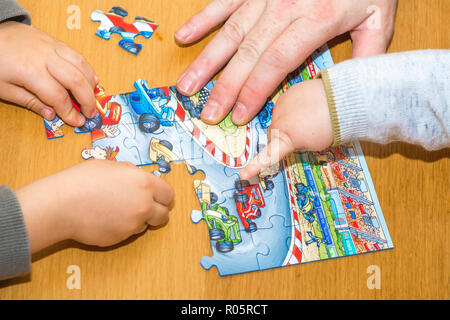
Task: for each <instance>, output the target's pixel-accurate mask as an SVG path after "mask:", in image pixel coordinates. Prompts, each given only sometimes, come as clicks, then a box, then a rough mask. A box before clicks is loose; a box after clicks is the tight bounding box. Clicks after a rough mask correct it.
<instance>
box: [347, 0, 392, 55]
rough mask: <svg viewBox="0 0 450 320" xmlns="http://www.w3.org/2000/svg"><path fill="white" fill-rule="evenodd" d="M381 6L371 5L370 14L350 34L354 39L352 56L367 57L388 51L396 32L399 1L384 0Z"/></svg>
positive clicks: (368, 11)
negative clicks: (395, 25)
mask: <svg viewBox="0 0 450 320" xmlns="http://www.w3.org/2000/svg"><path fill="white" fill-rule="evenodd" d="M380 5H381V6H375V5H372V6H369V7H368V8H367V11H366V12H367V14H369V16H368V17H367V19H365V20H364V21H363V22H362V23H361V24H360V25H358V26H357V27H355V28H354V29H353V30H352V31H351V32H350V36H351V38H352V41H353V54H352V58H357V57H367V56H372V55H378V54H383V53H385V52H386V50H387V47H388V46H389V42H390V41H391V39H392V36H393V34H394V24H395V14H396V11H397V1H393V0H383V2H382V3H380Z"/></svg>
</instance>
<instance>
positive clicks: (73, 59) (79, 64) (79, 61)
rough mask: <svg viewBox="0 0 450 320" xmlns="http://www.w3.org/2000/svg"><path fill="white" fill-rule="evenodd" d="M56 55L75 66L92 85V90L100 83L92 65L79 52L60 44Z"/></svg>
mask: <svg viewBox="0 0 450 320" xmlns="http://www.w3.org/2000/svg"><path fill="white" fill-rule="evenodd" d="M55 51H56V54H57V55H58V56H59V57H61V58H62V59H64V60H66V61H68V62H69V63H71V64H72V65H74V66H75V67H76V68H77V69H78V70H79V71H80V72H81V73H82V74H83V75H84V77H85V78H86V80H87V81H88V82H89V84H90V85H91V87H92V89H94V88H95V86H96V85H97V83H98V77H97V75H96V74H95V72H94V69H92V67H91V65H90V64H89V63H88V62H87V60H86V59H85V58H84V57H83V56H82V55H81V54H80V53H79V52H77V51H75V50H73V49H72V48H70V47H69V46H67V45H66V44H65V43H62V42H60V45H59V46H58V47H57V48H56V50H55Z"/></svg>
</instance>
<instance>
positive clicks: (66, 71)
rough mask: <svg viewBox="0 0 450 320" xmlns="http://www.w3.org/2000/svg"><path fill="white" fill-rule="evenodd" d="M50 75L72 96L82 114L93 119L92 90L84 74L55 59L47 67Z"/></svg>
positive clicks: (70, 65) (94, 110)
mask: <svg viewBox="0 0 450 320" xmlns="http://www.w3.org/2000/svg"><path fill="white" fill-rule="evenodd" d="M47 68H48V71H49V72H50V74H51V75H52V76H53V77H54V78H55V79H56V80H57V81H58V82H59V83H60V84H61V85H62V86H64V88H66V89H67V90H70V92H71V93H72V94H73V96H74V97H75V99H76V100H77V101H78V103H79V104H80V107H81V111H82V113H83V114H84V115H85V116H86V117H88V118H93V117H94V116H95V114H96V99H95V95H94V89H93V87H92V85H91V84H90V83H89V80H88V79H86V77H85V76H84V74H83V73H82V72H81V71H79V69H77V68H76V67H75V66H74V65H73V64H71V63H69V62H68V61H66V60H64V59H61V58H59V57H55V59H53V61H52V63H51V64H49V65H48V67H47Z"/></svg>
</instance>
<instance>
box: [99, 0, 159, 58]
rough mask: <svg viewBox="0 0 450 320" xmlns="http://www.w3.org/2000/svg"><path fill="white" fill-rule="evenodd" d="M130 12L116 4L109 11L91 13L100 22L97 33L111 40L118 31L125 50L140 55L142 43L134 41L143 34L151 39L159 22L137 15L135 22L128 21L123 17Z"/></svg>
mask: <svg viewBox="0 0 450 320" xmlns="http://www.w3.org/2000/svg"><path fill="white" fill-rule="evenodd" d="M127 16H128V12H127V11H126V10H125V9H123V8H120V7H118V6H114V7H113V8H112V9H111V10H110V11H109V13H104V12H103V11H100V10H95V11H94V12H92V14H91V20H92V21H95V22H100V26H99V27H98V29H97V31H96V32H95V34H96V35H97V36H99V37H100V38H102V39H105V40H109V39H110V38H111V34H113V33H117V34H119V35H121V36H122V40H121V41H120V42H119V46H120V47H121V48H123V49H124V50H126V51H128V52H130V53H132V54H135V55H138V54H139V52H141V50H142V45H141V44H137V43H135V42H134V38H136V37H137V36H139V35H141V36H143V37H145V38H146V39H149V38H150V37H151V36H152V35H153V33H154V32H155V31H156V29H157V28H158V24H156V23H155V22H153V21H151V20H148V19H146V18H143V17H139V16H138V17H136V18H135V21H134V23H133V24H129V23H126V22H125V21H124V20H123V19H124V18H125V17H127Z"/></svg>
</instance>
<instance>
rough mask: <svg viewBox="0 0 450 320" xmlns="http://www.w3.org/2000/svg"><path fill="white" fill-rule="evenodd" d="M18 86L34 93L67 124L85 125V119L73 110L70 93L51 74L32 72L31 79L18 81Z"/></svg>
mask: <svg viewBox="0 0 450 320" xmlns="http://www.w3.org/2000/svg"><path fill="white" fill-rule="evenodd" d="M46 71H48V70H46ZM35 79H38V81H35ZM17 85H20V86H22V87H24V88H25V89H27V90H28V91H30V92H31V93H33V94H34V95H35V96H36V97H38V98H39V100H40V101H42V102H43V103H44V104H46V105H48V106H52V107H53V109H54V110H55V111H56V113H57V114H58V116H59V117H60V118H61V119H62V120H63V121H64V122H65V123H67V124H69V125H71V126H74V127H79V126H82V125H83V124H84V122H85V118H84V117H83V116H82V115H81V114H80V113H79V112H78V111H76V110H75V109H74V108H73V106H72V101H71V100H70V97H69V93H68V91H67V90H66V89H65V88H64V87H63V86H62V85H61V84H60V83H59V82H58V81H57V80H55V78H53V77H52V75H50V73H48V72H41V71H40V70H39V69H36V70H30V73H29V78H27V79H25V78H24V79H22V78H20V79H18V83H17Z"/></svg>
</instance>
